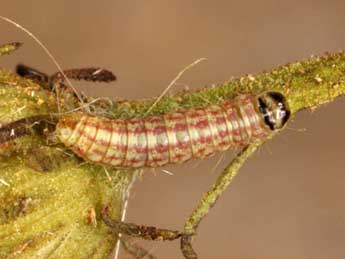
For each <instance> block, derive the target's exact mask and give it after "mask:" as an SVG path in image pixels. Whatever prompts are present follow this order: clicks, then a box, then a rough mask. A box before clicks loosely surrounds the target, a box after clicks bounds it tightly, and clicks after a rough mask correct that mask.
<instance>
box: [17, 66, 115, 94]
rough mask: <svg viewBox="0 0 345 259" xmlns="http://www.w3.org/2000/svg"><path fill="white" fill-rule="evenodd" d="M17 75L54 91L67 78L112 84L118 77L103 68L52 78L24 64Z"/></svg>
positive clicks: (59, 74) (65, 71) (88, 69)
mask: <svg viewBox="0 0 345 259" xmlns="http://www.w3.org/2000/svg"><path fill="white" fill-rule="evenodd" d="M16 73H17V74H18V75H20V76H22V77H25V78H29V79H31V80H34V81H36V82H38V83H40V84H43V85H44V86H46V87H47V88H48V89H49V90H52V89H54V87H55V85H56V84H61V85H63V83H64V81H65V77H64V75H63V74H65V75H66V76H67V78H69V79H74V80H85V81H90V82H105V83H108V82H112V81H115V80H116V76H115V75H114V74H113V73H112V72H111V71H109V70H107V69H103V68H97V67H96V68H77V69H67V70H64V71H63V73H62V72H57V73H55V74H53V75H51V76H48V75H47V74H45V73H43V72H41V71H38V70H37V69H34V68H31V67H29V66H26V65H24V64H18V65H17V67H16Z"/></svg>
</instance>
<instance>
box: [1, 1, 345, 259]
mask: <svg viewBox="0 0 345 259" xmlns="http://www.w3.org/2000/svg"><path fill="white" fill-rule="evenodd" d="M0 15H4V16H8V17H10V18H12V19H14V20H16V21H17V22H19V23H20V24H22V25H24V26H26V27H28V28H29V29H30V30H31V31H32V32H34V33H35V34H36V35H37V36H38V38H39V39H40V40H41V41H43V42H44V43H45V44H46V45H47V46H48V48H49V49H50V50H51V51H52V52H53V54H54V55H55V57H56V58H57V60H58V61H59V62H60V64H61V65H62V66H63V67H64V68H72V67H85V66H90V65H97V66H104V67H107V68H109V69H111V70H112V71H114V72H115V73H116V74H117V76H118V77H119V80H118V82H117V83H114V84H111V85H95V84H83V86H82V89H84V90H85V91H87V92H88V93H90V94H93V95H98V96H110V97H123V98H142V97H151V96H157V95H159V94H160V93H161V92H162V91H163V90H164V89H165V87H166V86H167V85H168V84H169V82H170V81H171V80H172V79H173V78H174V77H175V75H176V74H177V73H178V72H179V71H180V70H181V69H182V68H184V67H185V66H186V65H188V64H190V63H191V62H192V61H194V60H195V59H197V58H201V57H207V58H208V60H207V61H204V62H202V63H201V64H199V65H198V66H196V67H194V68H193V69H192V70H190V71H188V72H187V73H186V74H184V76H183V78H182V79H181V80H180V81H179V83H181V84H184V85H188V86H189V87H190V88H191V89H197V88H200V87H202V86H204V85H209V84H211V83H215V82H222V81H225V80H227V79H229V78H230V77H231V76H235V77H236V76H241V75H244V74H247V73H258V72H260V71H262V70H269V69H271V68H274V67H276V66H277V65H280V64H283V63H286V62H291V61H294V60H298V59H302V58H307V57H309V56H310V55H311V54H322V53H323V52H325V51H330V52H332V51H337V50H340V49H345V26H344V25H345V2H344V1H343V0H333V1H332V0H329V1H321V0H318V1H316V0H314V1H307V0H301V1H297V0H290V1H273V0H272V1H248V0H242V1H225V0H223V1H213V2H212V1H196V0H193V1H181V0H174V1H157V0H154V1H114V0H112V1H111V0H108V1H90V0H84V1H69V0H59V1H57V0H56V1H45V0H36V1H19V0H17V1H14V0H11V1H8V2H7V3H6V1H5V0H3V1H2V2H1V10H0ZM0 30H1V42H2V43H4V42H10V41H23V42H25V45H24V47H23V48H22V49H21V50H20V51H18V52H16V53H15V54H13V55H11V56H7V57H4V58H1V60H0V62H1V64H0V65H1V66H6V67H9V68H13V66H14V65H15V64H16V63H18V62H24V63H25V64H29V65H32V66H34V67H37V68H39V69H42V70H43V71H47V72H49V73H53V72H55V71H56V68H55V67H54V65H53V64H52V62H51V61H50V60H49V58H48V57H47V55H46V54H45V53H44V52H43V51H42V49H40V48H39V47H38V46H37V44H36V43H35V42H33V41H32V40H31V39H30V38H29V37H28V36H27V35H25V34H24V33H23V32H22V31H20V30H18V29H17V28H15V27H13V26H11V25H9V24H6V23H4V22H2V21H1V22H0ZM182 88H183V86H175V87H174V89H173V90H172V92H176V91H178V90H180V89H182ZM344 111H345V100H344V99H339V100H338V101H337V102H335V103H332V104H330V105H327V106H324V107H322V108H320V109H318V110H317V111H316V112H314V113H311V112H303V113H299V114H298V116H296V117H295V118H294V120H293V121H292V122H291V123H290V124H289V129H286V130H285V131H284V132H283V133H282V134H280V135H279V136H278V137H277V138H276V139H275V140H274V141H271V142H269V143H267V144H266V145H265V146H264V147H263V148H262V149H261V150H260V152H259V153H257V154H256V155H255V156H254V158H252V159H251V160H250V161H249V162H248V163H247V164H246V166H245V167H244V168H243V170H241V173H240V175H239V176H238V177H237V178H236V180H235V182H234V183H233V185H232V186H231V188H230V190H228V191H227V192H226V194H225V195H224V196H223V197H222V198H221V199H220V200H219V202H218V204H217V205H216V206H215V207H214V209H213V210H212V212H211V213H210V214H209V216H208V217H207V218H206V219H205V220H204V221H203V222H202V224H201V225H200V228H199V232H198V236H197V238H196V239H195V242H194V245H195V249H196V250H197V251H198V253H199V255H200V258H241V259H246V258H250V259H263V258H265V259H277V258H279V259H285V258H294V259H306V258H313V259H318V258H334V259H341V258H345V245H344V241H345V215H344V214H345V204H344V196H345V188H344V187H345V174H344V167H345V153H344V147H345V134H344V132H345V122H344ZM303 128H306V129H307V130H306V131H305V132H302V131H299V130H300V129H303ZM232 156H233V153H231V152H228V153H226V154H225V157H224V159H223V161H222V163H221V164H220V165H219V166H218V167H217V168H216V169H213V168H214V166H215V164H216V163H217V161H218V160H219V158H220V157H221V156H217V157H214V158H211V159H208V160H205V161H194V162H191V163H188V164H186V165H182V166H170V167H168V168H167V169H169V170H170V171H172V172H174V176H169V175H167V174H165V173H163V172H162V171H161V170H160V169H157V170H155V171H150V170H146V172H145V174H144V177H143V180H142V181H138V182H137V183H136V184H135V186H134V188H133V190H132V195H131V199H130V203H129V209H128V217H127V220H128V221H131V222H137V223H141V224H148V225H156V226H161V227H169V228H177V229H181V228H182V227H183V223H184V220H185V219H186V218H187V216H188V215H189V214H190V213H191V211H192V210H193V209H194V208H195V206H196V204H197V202H198V201H199V199H200V198H201V196H202V194H203V193H204V192H205V191H206V190H208V188H209V186H210V185H211V184H212V182H213V181H214V180H215V178H216V177H217V175H218V174H219V173H220V172H221V170H222V168H224V166H225V165H226V164H227V163H228V162H229V161H230V160H231V157H232ZM144 245H145V246H146V247H147V248H148V249H150V250H151V251H152V252H153V253H154V254H155V255H156V256H157V257H158V258H182V256H181V253H180V251H179V244H178V242H172V243H169V242H167V243H159V242H156V243H153V242H146V243H145V244H144ZM121 258H128V257H126V255H125V254H124V253H122V256H121Z"/></svg>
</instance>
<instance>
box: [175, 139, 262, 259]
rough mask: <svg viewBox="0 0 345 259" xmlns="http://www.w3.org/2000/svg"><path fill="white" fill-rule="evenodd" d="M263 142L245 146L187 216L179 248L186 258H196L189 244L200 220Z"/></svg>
mask: <svg viewBox="0 0 345 259" xmlns="http://www.w3.org/2000/svg"><path fill="white" fill-rule="evenodd" d="M263 143H264V142H263V141H258V142H255V143H253V144H250V145H248V146H247V147H245V148H244V149H243V150H242V151H241V152H240V153H239V154H238V155H237V156H236V157H235V158H234V159H233V160H232V162H231V163H230V164H229V165H228V166H227V167H226V168H225V170H224V171H223V173H222V174H221V175H220V176H219V177H218V179H217V180H216V182H215V183H214V184H213V186H212V188H211V189H210V190H209V191H208V192H207V193H205V195H204V197H203V198H202V200H201V201H200V203H199V205H198V206H197V208H196V209H195V210H194V211H193V213H192V215H191V216H190V217H189V218H188V220H187V221H186V223H185V226H184V234H183V237H182V238H181V250H182V253H183V255H184V256H185V257H186V258H188V259H195V258H197V255H196V253H195V252H194V251H193V248H192V246H191V242H192V236H193V235H194V234H195V232H196V229H197V228H198V226H199V224H200V222H201V220H202V219H203V218H204V217H205V216H206V215H207V214H208V212H209V211H210V209H211V208H212V207H213V206H214V205H215V203H216V202H217V200H218V198H219V197H220V196H221V195H222V194H223V192H224V191H225V190H226V189H227V187H228V186H229V185H230V183H232V181H233V179H234V177H235V176H236V175H237V173H238V171H239V169H240V168H241V167H242V165H243V164H244V162H245V161H247V159H248V158H249V157H250V156H251V155H252V154H253V153H254V152H255V151H256V150H257V148H258V147H259V146H261V145H262V144H263Z"/></svg>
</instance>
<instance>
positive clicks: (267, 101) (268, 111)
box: [257, 91, 291, 130]
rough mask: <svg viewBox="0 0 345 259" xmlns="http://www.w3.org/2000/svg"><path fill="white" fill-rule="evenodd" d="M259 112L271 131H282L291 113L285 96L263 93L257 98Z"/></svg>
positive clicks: (277, 93) (276, 93)
mask: <svg viewBox="0 0 345 259" xmlns="http://www.w3.org/2000/svg"><path fill="white" fill-rule="evenodd" d="M257 100H258V103H259V111H260V113H261V115H262V116H263V119H264V121H265V124H266V125H267V126H268V127H269V128H270V129H271V130H279V129H282V128H283V127H284V126H285V124H286V122H287V121H288V120H289V118H290V115H291V111H290V108H289V105H288V103H287V100H286V98H285V96H284V95H283V94H281V93H279V92H273V91H271V92H265V93H263V94H260V95H259V96H258V97H257Z"/></svg>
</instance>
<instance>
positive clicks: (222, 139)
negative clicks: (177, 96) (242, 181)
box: [56, 91, 290, 168]
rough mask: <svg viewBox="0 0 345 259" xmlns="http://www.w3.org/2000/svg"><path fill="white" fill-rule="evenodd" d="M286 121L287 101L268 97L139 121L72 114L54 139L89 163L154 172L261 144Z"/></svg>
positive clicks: (272, 94) (276, 95)
mask: <svg viewBox="0 0 345 259" xmlns="http://www.w3.org/2000/svg"><path fill="white" fill-rule="evenodd" d="M289 117H290V110H289V107H288V104H287V101H286V98H285V97H284V96H283V95H282V94H281V93H278V92H273V91H272V92H265V93H262V94H259V95H257V96H255V95H249V94H246V95H238V96H237V97H235V98H233V99H229V100H226V101H224V102H222V103H220V104H214V105H210V106H207V107H204V108H196V109H190V110H186V111H183V112H172V113H167V114H165V115H161V116H152V117H148V118H144V119H129V120H122V119H115V120H111V119H107V118H104V117H96V116H92V115H88V114H83V113H80V112H75V113H72V114H69V115H66V116H64V117H62V118H61V119H60V120H59V122H58V124H57V126H56V134H57V136H58V138H59V139H60V140H61V141H62V142H63V143H64V144H65V145H66V146H67V147H68V148H70V149H71V150H72V151H73V152H74V153H76V154H77V155H78V156H80V157H81V158H83V159H85V160H87V161H90V162H93V163H99V164H103V165H110V166H114V167H118V168H142V167H159V166H163V165H166V164H169V163H182V162H185V161H187V160H190V159H192V158H205V157H208V156H210V155H213V154H214V153H216V152H218V151H224V150H227V149H229V148H235V147H240V146H244V145H247V144H249V143H251V142H253V141H255V140H263V139H265V138H266V137H267V136H268V135H270V134H272V133H273V132H276V131H279V130H280V129H282V128H283V127H284V125H285V124H286V122H287V121H288V119H289Z"/></svg>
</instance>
